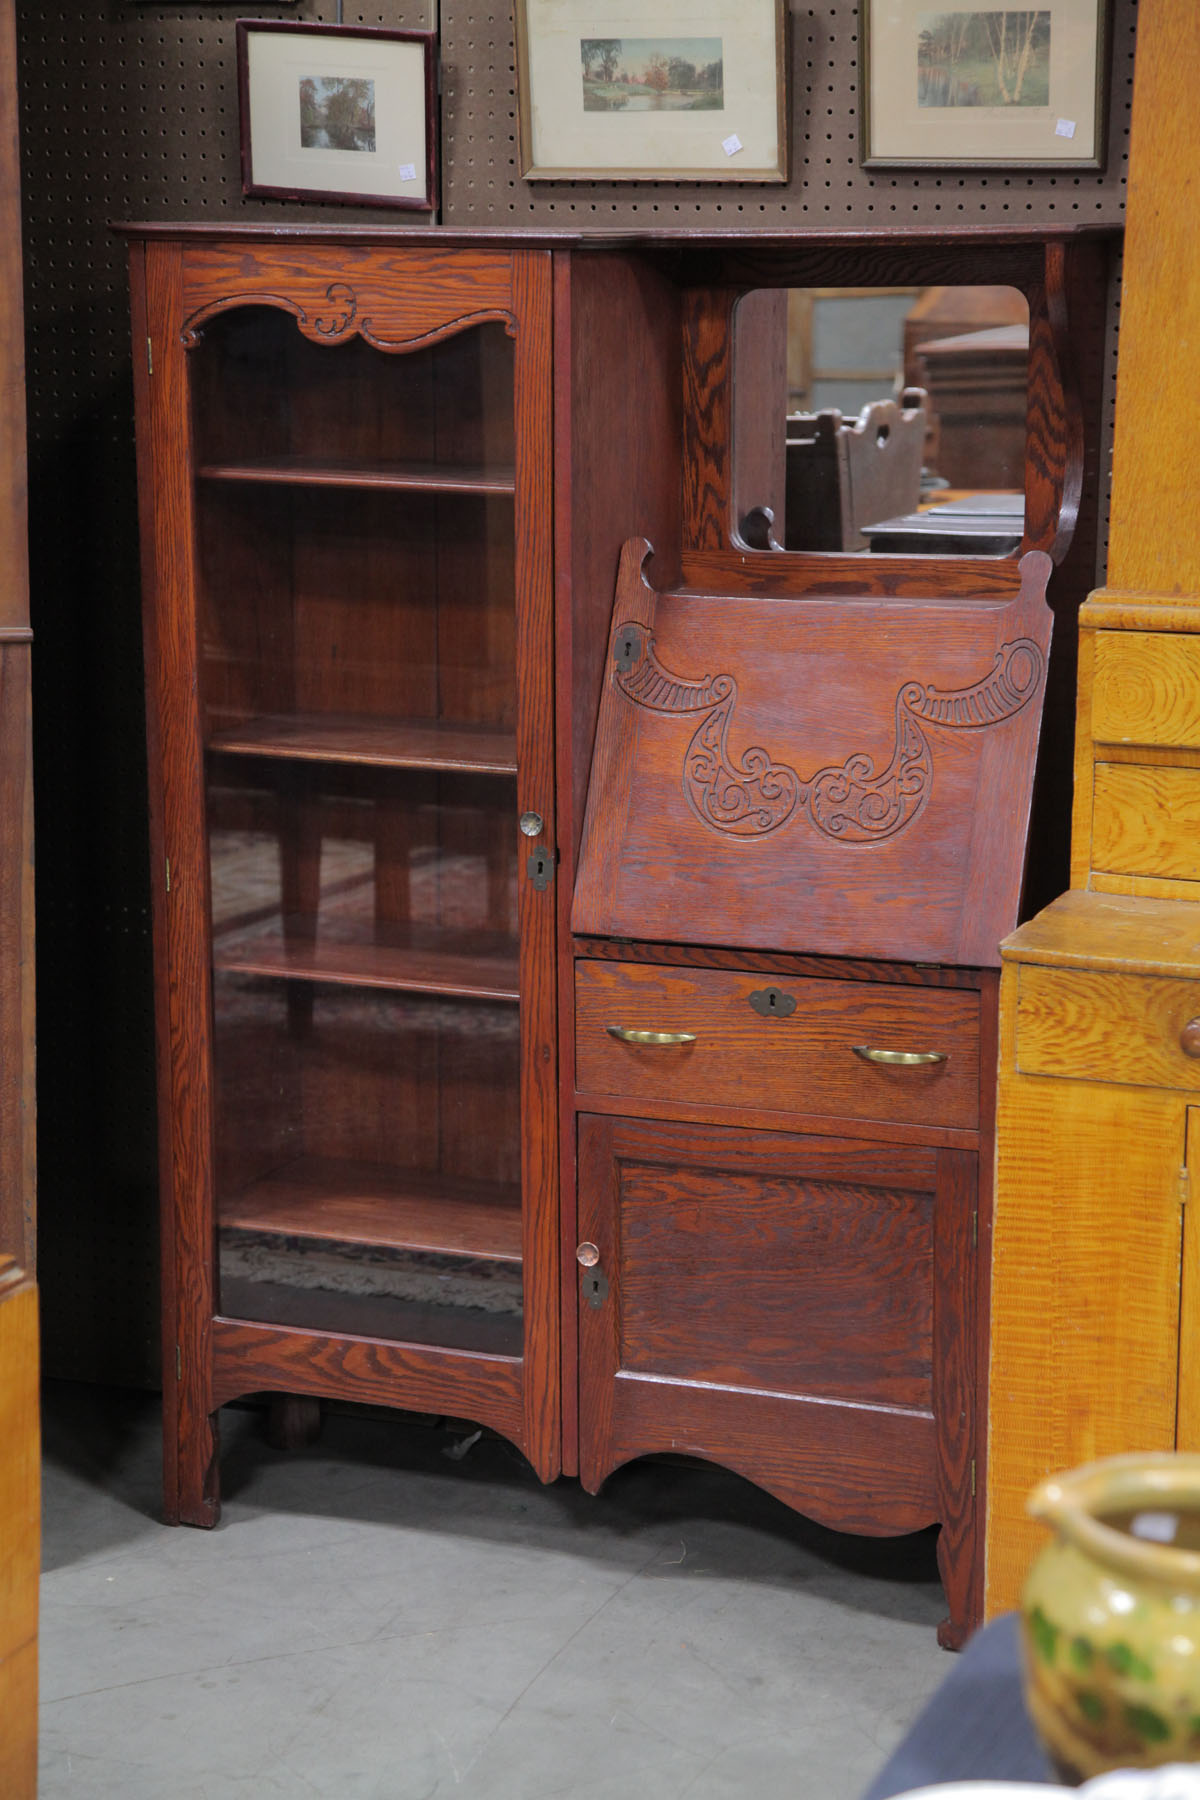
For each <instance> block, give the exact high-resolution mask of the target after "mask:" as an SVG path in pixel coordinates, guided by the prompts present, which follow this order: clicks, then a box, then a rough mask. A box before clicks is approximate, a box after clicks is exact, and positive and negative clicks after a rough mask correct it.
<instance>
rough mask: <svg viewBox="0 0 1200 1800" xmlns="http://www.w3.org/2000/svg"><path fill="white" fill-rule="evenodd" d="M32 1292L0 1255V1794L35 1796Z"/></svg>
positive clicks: (36, 1448)
mask: <svg viewBox="0 0 1200 1800" xmlns="http://www.w3.org/2000/svg"><path fill="white" fill-rule="evenodd" d="M40 1484H41V1465H40V1443H39V1433H38V1316H37V1289H36V1288H35V1287H34V1285H33V1282H32V1280H30V1279H29V1278H28V1277H27V1276H25V1275H24V1274H23V1273H22V1271H21V1270H20V1268H19V1267H18V1266H17V1265H16V1264H15V1263H14V1262H13V1261H12V1259H11V1258H0V1793H2V1794H4V1795H5V1796H7V1800H33V1796H34V1795H35V1794H36V1792H37V1628H38V1567H39V1562H40V1548H41V1524H40V1521H41V1485H40Z"/></svg>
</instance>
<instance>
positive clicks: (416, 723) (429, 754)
mask: <svg viewBox="0 0 1200 1800" xmlns="http://www.w3.org/2000/svg"><path fill="white" fill-rule="evenodd" d="M209 749H210V750H217V751H220V752H221V753H222V754H223V755H228V756H276V757H288V758H292V759H295V760H297V761H301V762H342V763H374V764H377V765H380V766H382V767H386V768H398V769H441V770H444V771H448V772H452V773H453V772H458V773H461V774H472V775H515V774H516V772H517V740H516V735H515V733H513V732H507V731H492V730H489V729H487V728H486V727H484V726H479V725H460V724H455V723H444V722H442V721H440V720H437V719H372V718H364V717H363V716H362V715H361V714H353V715H344V714H338V713H266V714H260V715H259V716H258V717H256V718H253V719H246V720H244V721H242V722H241V723H239V724H237V725H228V726H224V727H222V728H221V729H220V730H218V731H215V732H214V733H213V734H212V736H211V738H210V739H209Z"/></svg>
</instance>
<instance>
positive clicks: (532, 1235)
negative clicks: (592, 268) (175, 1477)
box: [512, 250, 561, 1481]
mask: <svg viewBox="0 0 1200 1800" xmlns="http://www.w3.org/2000/svg"><path fill="white" fill-rule="evenodd" d="M513 291H514V298H515V302H516V311H517V318H518V329H517V340H516V364H515V370H514V398H515V426H516V450H517V456H516V462H517V493H516V503H515V504H516V518H515V529H516V593H517V765H518V775H517V812H518V814H519V815H521V814H525V813H528V812H535V813H538V814H540V815H541V818H542V820H543V826H544V829H543V832H542V834H541V836H540V837H538V838H537V839H536V840H535V839H531V838H527V837H520V835H519V828H518V824H517V820H516V819H514V820H513V822H512V829H513V832H514V835H516V836H517V837H518V843H519V845H520V849H519V852H518V855H519V860H520V864H521V866H520V868H519V870H518V912H519V921H520V938H521V950H520V959H521V1179H522V1186H523V1190H524V1207H525V1264H524V1268H525V1273H524V1311H525V1363H524V1409H525V1411H524V1426H523V1430H522V1433H521V1437H520V1440H519V1441H520V1442H521V1447H522V1449H523V1450H524V1451H525V1454H526V1455H527V1456H528V1458H529V1460H530V1462H531V1463H532V1464H533V1466H534V1468H535V1469H536V1471H537V1473H538V1475H539V1476H540V1477H541V1479H542V1480H543V1481H550V1480H552V1479H553V1478H554V1477H555V1476H556V1475H557V1474H558V1472H559V1467H560V1463H559V1444H560V1437H561V1423H560V1403H561V1372H560V1361H559V1264H558V1242H559V1221H558V1056H557V1037H558V1034H557V992H556V985H557V965H556V961H555V948H556V943H557V936H558V934H557V920H556V917H555V907H556V893H557V884H556V883H554V884H552V885H551V886H550V887H549V888H548V889H544V890H542V891H538V890H537V889H536V888H535V887H534V885H533V882H532V880H531V879H530V876H529V872H528V867H527V861H528V856H529V853H530V852H532V851H533V850H535V849H539V848H540V849H542V850H543V851H546V852H548V853H549V854H550V855H551V857H554V856H555V853H556V846H557V843H558V830H557V815H556V799H555V754H554V752H555V737H554V707H555V695H554V672H555V667H554V514H553V491H552V481H551V471H552V467H553V428H554V412H553V393H554V389H553V324H554V320H553V269H552V264H551V259H550V256H549V254H548V253H547V252H546V251H544V250H534V251H527V252H520V253H518V254H517V255H515V256H514V258H513Z"/></svg>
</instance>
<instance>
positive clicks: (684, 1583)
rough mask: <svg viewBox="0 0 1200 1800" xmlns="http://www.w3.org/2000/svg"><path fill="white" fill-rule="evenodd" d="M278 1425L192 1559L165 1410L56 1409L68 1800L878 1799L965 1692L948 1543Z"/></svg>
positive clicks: (253, 1428) (48, 1754)
mask: <svg viewBox="0 0 1200 1800" xmlns="http://www.w3.org/2000/svg"><path fill="white" fill-rule="evenodd" d="M261 1423H262V1422H261V1418H260V1417H259V1416H258V1415H256V1414H254V1413H252V1412H249V1411H237V1410H226V1412H225V1413H224V1414H223V1436H224V1458H223V1464H222V1468H223V1487H224V1494H225V1510H224V1517H223V1520H222V1523H221V1525H220V1527H219V1529H218V1530H217V1531H215V1532H201V1531H193V1530H188V1529H186V1528H184V1529H179V1530H168V1529H167V1528H166V1527H164V1526H162V1525H161V1524H159V1522H158V1505H159V1432H158V1418H157V1404H156V1401H155V1400H154V1399H153V1398H152V1397H149V1396H145V1395H138V1394H125V1393H110V1392H106V1391H105V1390H101V1389H95V1388H83V1387H55V1388H51V1390H50V1392H49V1394H48V1396H47V1399H46V1404H45V1412H44V1436H45V1450H46V1465H45V1526H44V1534H45V1535H44V1549H45V1571H46V1572H45V1577H44V1581H43V1585H42V1624H41V1644H42V1785H41V1788H40V1796H41V1800H66V1797H68V1796H70V1797H71V1800H76V1797H78V1800H92V1797H95V1800H274V1797H276V1796H279V1797H280V1800H303V1797H307V1796H311V1795H320V1796H329V1797H330V1800H428V1797H430V1796H435V1795H436V1796H449V1795H455V1796H461V1797H462V1800H568V1797H571V1800H574V1797H575V1796H578V1797H579V1800H680V1797H682V1796H684V1795H686V1796H687V1800H734V1797H735V1796H736V1797H737V1800H743V1797H745V1800H783V1797H784V1796H786V1797H787V1800H855V1797H856V1796H857V1795H858V1794H859V1793H860V1792H861V1790H862V1789H863V1788H864V1787H865V1786H866V1784H867V1782H868V1781H869V1779H870V1778H871V1776H872V1775H873V1774H874V1773H875V1771H876V1770H877V1768H878V1767H879V1765H880V1763H881V1762H882V1761H883V1759H884V1757H885V1755H886V1753H887V1751H888V1750H889V1749H890V1748H891V1746H892V1745H893V1744H894V1743H895V1742H896V1740H897V1739H898V1738H899V1736H900V1735H901V1733H902V1732H903V1730H904V1729H905V1727H906V1726H907V1725H908V1723H909V1721H910V1720H911V1719H912V1718H913V1716H914V1715H915V1714H916V1712H917V1711H918V1710H919V1708H920V1706H921V1704H922V1703H923V1701H924V1700H925V1698H926V1697H927V1695H928V1694H930V1693H931V1692H932V1690H933V1688H934V1687H936V1685H937V1684H938V1682H939V1681H940V1680H941V1679H942V1678H943V1677H944V1676H945V1675H946V1673H947V1672H948V1668H949V1663H948V1659H947V1656H946V1654H945V1652H943V1651H939V1650H938V1648H937V1646H936V1642H935V1638H934V1627H935V1625H936V1623H937V1621H938V1619H939V1618H940V1617H941V1616H942V1614H943V1612H944V1605H943V1601H942V1595H941V1589H940V1587H939V1586H938V1583H937V1580H936V1573H935V1568H934V1558H933V1539H932V1536H931V1534H928V1533H926V1534H922V1535H921V1536H920V1537H916V1538H909V1539H903V1540H892V1541H884V1542H875V1541H869V1540H863V1539H856V1538H849V1537H843V1536H838V1535H836V1534H834V1533H831V1532H826V1531H822V1530H821V1529H820V1528H818V1527H815V1526H813V1525H812V1524H810V1523H808V1522H806V1521H805V1520H803V1519H800V1518H797V1517H796V1516H795V1515H794V1514H792V1513H789V1512H788V1511H787V1510H786V1508H784V1507H783V1506H781V1505H778V1504H777V1503H776V1502H775V1501H773V1500H771V1499H770V1498H769V1497H768V1496H766V1495H763V1494H760V1493H759V1492H757V1490H755V1489H754V1488H752V1487H750V1486H749V1485H748V1484H746V1483H745V1482H742V1481H740V1480H739V1479H737V1478H736V1477H734V1476H732V1475H728V1474H726V1473H724V1472H723V1471H721V1470H717V1469H709V1468H706V1467H703V1466H699V1465H695V1466H693V1465H683V1464H663V1463H637V1464H634V1465H632V1466H631V1467H629V1468H627V1469H624V1470H622V1471H620V1472H618V1474H616V1475H614V1476H613V1477H612V1479H611V1480H610V1481H609V1483H608V1484H607V1486H606V1487H605V1489H604V1491H603V1493H602V1494H601V1495H600V1496H599V1497H598V1498H592V1497H590V1496H589V1495H586V1494H584V1493H583V1492H582V1491H581V1490H580V1489H579V1487H578V1485H577V1484H575V1483H574V1482H565V1481H564V1482H559V1483H557V1484H556V1485H555V1486H553V1487H550V1488H543V1487H541V1486H539V1484H538V1482H537V1481H536V1479H535V1478H534V1477H533V1475H532V1474H531V1473H530V1472H529V1470H528V1468H527V1467H526V1466H525V1464H524V1463H523V1462H522V1460H521V1458H520V1457H519V1456H518V1455H517V1454H516V1452H515V1451H513V1450H512V1449H510V1448H509V1447H508V1446H507V1445H506V1444H504V1443H502V1442H500V1441H499V1440H497V1439H494V1438H488V1437H484V1438H481V1439H480V1440H479V1441H478V1442H477V1443H475V1444H474V1445H473V1446H472V1447H471V1448H469V1449H468V1450H467V1451H466V1453H465V1455H463V1456H462V1457H461V1459H460V1460H454V1458H453V1457H452V1456H451V1454H450V1453H451V1452H454V1451H456V1450H457V1449H458V1448H461V1446H462V1444H463V1441H464V1438H465V1435H466V1430H465V1428H463V1427H448V1426H447V1425H446V1424H445V1423H443V1422H441V1421H432V1420H425V1421H421V1420H413V1419H409V1418H397V1417H392V1416H373V1415H363V1416H359V1415H345V1414H343V1415H335V1416H333V1417H330V1418H328V1419H327V1421H326V1425H325V1430H324V1434H323V1437H322V1439H321V1442H320V1443H319V1444H318V1445H317V1446H315V1447H314V1448H313V1449H311V1450H307V1451H303V1452H300V1453H298V1454H293V1455H285V1454H282V1453H279V1452H276V1451H273V1450H271V1449H269V1448H268V1447H267V1446H266V1444H265V1442H264V1441H263V1438H262V1432H261ZM880 1479H881V1480H885V1479H886V1471H883V1470H881V1472H880Z"/></svg>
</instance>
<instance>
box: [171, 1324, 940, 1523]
mask: <svg viewBox="0 0 1200 1800" xmlns="http://www.w3.org/2000/svg"><path fill="white" fill-rule="evenodd" d="M175 1379H176V1381H182V1380H183V1351H182V1350H181V1349H180V1348H179V1345H178V1344H176V1346H175ZM974 1491H975V1490H974V1488H972V1490H971V1492H972V1493H974Z"/></svg>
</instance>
